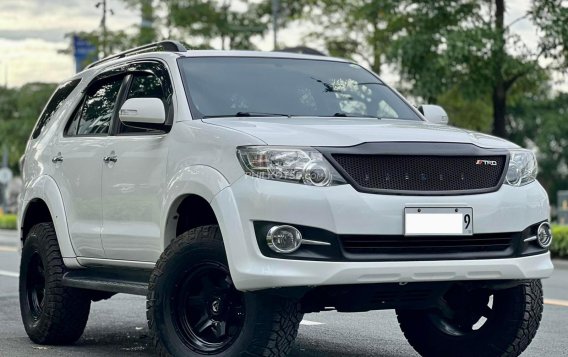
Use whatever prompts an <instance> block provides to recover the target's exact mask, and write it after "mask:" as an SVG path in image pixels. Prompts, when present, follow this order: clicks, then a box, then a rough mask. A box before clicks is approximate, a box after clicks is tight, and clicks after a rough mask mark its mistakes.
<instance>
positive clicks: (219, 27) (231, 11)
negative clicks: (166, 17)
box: [169, 0, 268, 49]
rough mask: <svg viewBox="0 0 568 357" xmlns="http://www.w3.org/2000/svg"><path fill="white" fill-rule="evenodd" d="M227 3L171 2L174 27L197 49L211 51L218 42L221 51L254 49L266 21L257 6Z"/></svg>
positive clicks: (265, 28)
mask: <svg viewBox="0 0 568 357" xmlns="http://www.w3.org/2000/svg"><path fill="white" fill-rule="evenodd" d="M240 3H241V4H242V5H245V9H244V10H243V9H237V8H236V7H235V6H233V5H234V2H231V1H228V0H224V1H218V0H207V1H202V0H172V1H171V2H170V4H169V11H170V17H171V24H172V26H173V27H174V28H176V29H177V31H178V32H179V33H181V34H182V36H183V38H184V39H186V40H187V42H188V43H189V44H190V45H193V46H194V47H209V46H211V42H212V41H214V40H219V41H220V43H221V48H222V49H252V48H254V45H253V44H252V42H251V38H252V37H253V36H254V35H262V34H264V33H265V32H266V31H267V29H268V25H267V22H266V21H263V19H262V16H259V13H258V9H259V7H258V4H252V3H249V2H244V1H243V2H240Z"/></svg>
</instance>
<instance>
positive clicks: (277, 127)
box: [203, 117, 518, 148]
mask: <svg viewBox="0 0 568 357" xmlns="http://www.w3.org/2000/svg"><path fill="white" fill-rule="evenodd" d="M203 122H205V123H208V124H212V125H217V126H221V127H225V128H230V129H233V130H237V131H240V132H243V133H246V134H249V135H252V136H254V137H256V138H258V139H260V140H262V141H264V142H265V143H266V144H268V145H289V146H354V145H358V144H362V143H366V142H394V141H414V142H444V143H471V144H475V145H477V146H480V147H484V148H517V147H518V146H517V145H515V144H513V143H511V142H509V141H507V140H503V139H500V138H497V137H494V136H491V135H486V134H481V133H477V132H474V131H469V130H463V129H458V128H455V127H451V126H447V125H438V124H431V123H427V122H419V121H410V120H393V119H380V120H379V119H373V118H370V119H367V118H361V119H360V118H347V119H346V118H319V117H318V118H310V117H292V118H284V117H283V118H267V117H262V118H248V117H247V118H212V119H204V120H203Z"/></svg>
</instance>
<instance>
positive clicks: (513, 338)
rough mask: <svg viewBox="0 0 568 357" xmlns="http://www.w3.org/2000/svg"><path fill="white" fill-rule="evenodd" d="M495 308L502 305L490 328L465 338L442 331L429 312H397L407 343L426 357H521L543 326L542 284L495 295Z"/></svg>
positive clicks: (481, 329) (488, 323)
mask: <svg viewBox="0 0 568 357" xmlns="http://www.w3.org/2000/svg"><path fill="white" fill-rule="evenodd" d="M497 299H498V300H497ZM497 301H499V302H497ZM494 304H498V306H495V307H494V309H495V311H494V314H495V316H494V318H491V319H490V320H489V319H488V320H487V322H486V323H487V326H485V325H483V326H481V328H480V329H479V330H477V331H474V332H475V333H472V334H469V335H464V336H455V335H451V334H448V333H446V332H445V331H443V330H441V329H440V328H438V327H437V326H436V325H435V324H434V323H433V322H432V319H431V316H432V315H429V314H428V312H427V311H419V310H397V316H398V322H399V324H400V328H401V329H402V332H403V333H404V335H405V336H406V339H407V340H408V342H409V343H410V344H411V345H412V347H414V349H415V350H416V351H417V352H418V353H419V354H420V355H422V356H424V357H438V356H459V357H481V356H483V357H516V356H519V355H520V354H521V353H522V352H523V351H524V350H525V349H526V348H527V346H528V345H529V344H530V343H531V341H532V339H533V338H534V336H535V335H536V332H537V330H538V327H539V325H540V320H541V317H542V310H543V297H542V283H541V281H540V280H531V281H528V282H526V283H523V284H521V285H518V286H516V287H514V288H510V289H506V290H499V291H495V292H494Z"/></svg>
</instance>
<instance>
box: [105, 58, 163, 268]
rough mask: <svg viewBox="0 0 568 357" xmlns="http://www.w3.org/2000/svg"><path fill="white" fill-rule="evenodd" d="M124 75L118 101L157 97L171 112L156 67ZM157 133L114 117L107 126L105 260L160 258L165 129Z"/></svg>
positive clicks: (159, 68) (150, 65)
mask: <svg viewBox="0 0 568 357" xmlns="http://www.w3.org/2000/svg"><path fill="white" fill-rule="evenodd" d="M129 73H130V74H129V76H128V78H127V80H126V83H127V87H126V88H127V89H126V92H125V95H124V98H123V101H125V100H127V99H130V98H159V99H161V100H162V102H163V103H164V106H165V108H166V113H168V112H171V98H172V87H171V84H170V80H169V76H168V73H167V71H166V69H165V68H164V67H163V66H162V65H161V64H159V63H157V62H142V63H137V64H134V65H132V66H131V67H130V68H129ZM169 114H170V115H167V117H169V118H170V120H171V119H172V116H171V114H172V113H169ZM170 123H171V121H170ZM162 129H165V130H148V129H139V128H138V129H137V128H133V127H128V126H126V125H124V124H123V123H121V122H120V121H119V120H118V118H117V119H116V123H114V125H113V135H111V136H110V137H109V138H108V139H109V145H108V146H107V148H106V150H107V153H106V155H107V156H108V157H111V158H112V161H109V162H107V163H105V164H104V165H103V179H102V201H103V232H102V241H103V246H104V250H105V254H106V257H107V258H109V259H117V260H133V261H148V262H150V261H156V260H157V258H158V257H159V256H160V254H161V247H162V239H161V229H160V221H161V217H162V212H161V210H162V204H163V198H164V197H165V190H166V164H167V157H168V145H167V143H168V134H167V129H168V126H164V128H162Z"/></svg>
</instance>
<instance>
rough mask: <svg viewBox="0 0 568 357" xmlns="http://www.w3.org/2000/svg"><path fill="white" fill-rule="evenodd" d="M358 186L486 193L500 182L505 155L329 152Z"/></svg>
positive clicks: (392, 189) (412, 190)
mask: <svg viewBox="0 0 568 357" xmlns="http://www.w3.org/2000/svg"><path fill="white" fill-rule="evenodd" d="M332 157H333V159H334V160H335V161H336V162H337V163H338V164H339V166H341V168H342V169H343V170H344V171H345V173H346V174H347V175H349V177H350V178H351V179H352V181H353V182H354V183H355V184H356V185H357V186H359V188H363V189H367V190H371V191H372V190H374V191H390V192H399V193H404V192H405V191H406V192H414V193H416V192H427V193H445V192H447V193H470V192H472V193H473V192H487V191H489V190H493V189H496V188H498V186H499V184H500V183H501V178H502V176H503V171H504V167H505V163H506V161H507V157H506V156H505V155H492V156H438V155H391V154H389V155H384V154H380V155H366V154H332Z"/></svg>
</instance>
